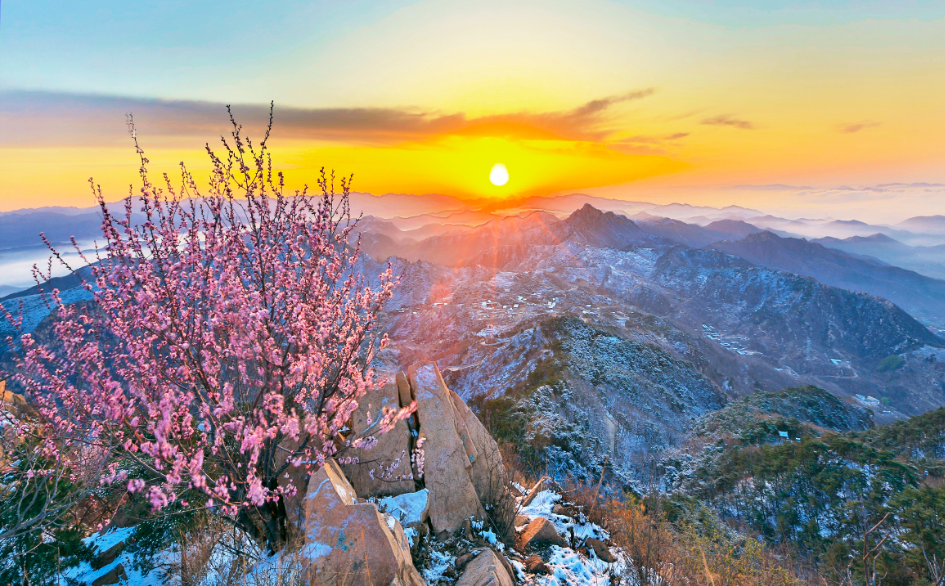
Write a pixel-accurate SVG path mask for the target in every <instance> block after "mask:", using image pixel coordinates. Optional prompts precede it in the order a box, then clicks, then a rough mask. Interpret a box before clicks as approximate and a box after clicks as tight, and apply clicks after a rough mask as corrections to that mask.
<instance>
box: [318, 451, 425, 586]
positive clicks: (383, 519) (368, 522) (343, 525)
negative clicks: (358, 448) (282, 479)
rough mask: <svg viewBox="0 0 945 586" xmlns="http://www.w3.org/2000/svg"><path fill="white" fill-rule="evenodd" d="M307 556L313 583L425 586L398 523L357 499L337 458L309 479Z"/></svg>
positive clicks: (319, 585)
mask: <svg viewBox="0 0 945 586" xmlns="http://www.w3.org/2000/svg"><path fill="white" fill-rule="evenodd" d="M304 556H305V565H306V569H305V574H306V576H307V579H308V584H309V585H310V586H316V585H317V586H334V585H341V584H364V585H365V586H424V582H423V579H422V578H421V577H420V574H419V573H418V572H417V570H416V568H414V566H413V561H412V560H411V557H410V544H409V542H408V540H407V537H406V536H405V535H404V530H403V528H402V527H401V526H400V523H399V522H398V521H397V520H396V519H394V518H393V517H391V516H389V515H382V514H381V513H380V512H378V510H377V507H376V506H374V505H373V504H371V503H359V502H358V500H357V496H356V493H355V491H354V487H352V486H351V483H349V482H348V480H347V478H345V476H344V473H343V472H342V470H341V468H340V467H339V466H338V464H337V463H336V462H335V461H334V460H328V461H326V462H325V465H324V466H323V467H322V468H321V469H319V470H318V471H317V472H315V473H314V474H313V475H312V477H311V479H310V480H309V484H308V493H307V494H306V497H305V549H304Z"/></svg>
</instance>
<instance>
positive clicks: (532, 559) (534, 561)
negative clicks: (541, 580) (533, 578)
mask: <svg viewBox="0 0 945 586" xmlns="http://www.w3.org/2000/svg"><path fill="white" fill-rule="evenodd" d="M525 570H526V571H527V572H528V573H529V574H547V573H549V572H548V566H547V565H545V562H543V561H542V559H541V558H540V557H538V556H537V555H530V556H528V558H527V559H526V560H525Z"/></svg>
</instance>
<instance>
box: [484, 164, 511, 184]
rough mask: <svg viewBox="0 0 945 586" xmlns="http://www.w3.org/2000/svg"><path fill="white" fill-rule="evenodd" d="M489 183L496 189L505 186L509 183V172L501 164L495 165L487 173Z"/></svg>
mask: <svg viewBox="0 0 945 586" xmlns="http://www.w3.org/2000/svg"><path fill="white" fill-rule="evenodd" d="M489 181H491V182H492V184H493V185H495V186H498V187H501V186H503V185H505V184H506V183H508V182H509V170H508V169H507V168H506V166H505V165H503V164H502V163H496V164H495V165H493V166H492V171H490V172H489Z"/></svg>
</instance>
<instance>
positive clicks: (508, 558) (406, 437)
mask: <svg viewBox="0 0 945 586" xmlns="http://www.w3.org/2000/svg"><path fill="white" fill-rule="evenodd" d="M414 400H415V401H416V402H417V411H416V413H415V414H414V415H413V416H411V417H410V419H408V420H405V421H401V422H399V423H398V424H397V425H396V426H395V427H394V429H393V430H391V431H389V432H387V433H385V434H381V435H379V436H377V437H378V442H377V444H376V445H375V446H374V447H373V448H371V449H370V450H363V449H359V450H347V451H345V452H343V453H339V454H338V455H337V459H332V460H329V461H327V462H326V464H325V465H324V466H323V467H322V468H320V469H319V470H317V471H316V472H315V473H314V474H312V475H311V477H310V478H309V479H308V481H307V491H306V493H305V494H304V495H302V494H299V495H298V496H297V497H296V499H295V501H294V502H290V503H289V511H288V513H289V519H290V521H291V522H292V523H293V524H294V525H295V526H296V527H297V529H298V533H299V539H300V540H301V541H302V543H303V545H302V547H301V549H300V550H299V554H300V555H299V556H298V557H299V560H300V564H301V572H300V574H301V575H300V578H301V579H302V580H303V583H305V584H309V585H319V586H329V585H355V584H357V585H361V584H364V585H371V586H420V585H431V586H432V585H435V584H456V585H461V586H487V585H492V586H512V585H514V584H579V585H583V584H606V583H610V579H609V578H610V577H611V576H615V575H616V574H618V573H620V572H621V571H622V569H623V568H624V567H625V566H626V564H627V563H629V562H628V560H626V558H625V556H624V555H623V554H622V553H621V552H620V551H619V550H616V549H615V550H614V551H611V549H610V547H608V545H607V542H608V539H609V535H608V533H607V532H606V531H605V530H604V529H602V528H601V527H599V526H597V525H595V524H593V523H591V522H589V521H588V519H587V518H586V516H585V515H584V514H583V512H582V511H581V510H580V507H576V506H570V505H568V504H567V503H564V502H563V499H562V496H561V494H559V492H557V491H555V490H554V489H553V484H552V483H550V482H549V481H548V480H547V479H542V480H540V481H539V482H538V483H537V484H536V485H535V486H533V487H531V488H530V489H529V488H525V487H522V486H520V485H518V484H516V483H513V482H511V481H510V476H509V473H508V472H507V471H506V468H505V465H504V464H503V461H502V455H501V453H500V451H499V448H498V445H497V444H496V442H495V440H494V439H493V438H492V437H491V436H490V435H489V433H488V432H487V431H486V429H485V428H484V427H483V425H482V424H481V423H480V422H479V420H478V419H477V418H476V416H475V414H474V413H473V412H472V411H471V410H470V409H469V407H467V405H466V404H465V403H464V402H463V400H462V399H461V398H460V397H459V396H458V395H457V394H456V393H454V392H453V391H451V390H450V389H449V388H448V387H447V385H446V383H445V382H444V380H443V377H442V376H441V374H440V372H439V370H438V369H437V367H436V365H435V364H433V363H427V364H421V365H419V366H416V367H413V368H411V369H410V370H409V371H408V372H407V373H406V374H404V373H400V374H398V375H397V377H396V381H395V382H394V383H392V384H389V385H387V386H384V387H382V388H379V389H377V390H376V391H374V392H372V393H369V394H368V395H366V396H365V397H364V398H363V399H362V401H361V405H360V406H359V408H358V410H357V411H356V412H355V413H354V415H353V416H352V420H351V429H350V433H349V435H348V439H356V438H358V437H365V436H370V435H372V434H374V433H375V431H376V427H377V426H378V423H379V421H380V419H381V417H380V414H381V412H382V410H383V408H384V407H400V406H406V405H409V404H410V403H411V402H413V401H414ZM418 447H422V450H423V456H422V457H416V456H413V457H411V455H412V454H417V451H416V448H418ZM299 480H301V482H302V485H304V483H305V481H304V479H299ZM127 533H128V529H114V530H112V531H106V532H104V533H102V534H101V535H96V536H93V538H92V540H91V541H92V542H93V543H94V544H95V546H96V548H97V551H98V554H99V555H98V558H97V559H96V560H94V561H93V562H91V564H89V563H83V564H82V565H81V566H80V567H79V568H77V569H76V571H75V572H72V576H71V577H73V578H74V579H75V580H76V581H77V582H79V583H84V584H92V585H93V586H105V585H107V584H118V583H131V584H135V586H144V585H145V584H163V583H164V582H163V581H162V577H161V575H160V572H157V571H155V572H151V573H145V574H143V573H141V572H138V571H134V570H133V569H132V568H133V566H134V560H133V559H131V558H130V557H129V555H128V554H127V553H125V554H123V553H122V551H123V548H124V543H123V541H122V540H123V537H124V535H125V534H127ZM169 555H174V554H173V552H169ZM274 557H275V556H274ZM264 563H265V564H268V565H270V566H271V565H272V564H273V563H277V562H273V561H272V560H269V561H264ZM254 575H256V576H258V575H260V574H259V573H258V572H257V574H253V572H252V571H251V572H250V575H249V577H250V579H249V580H248V583H259V584H265V583H268V581H266V580H261V579H259V578H256V579H253V576H254Z"/></svg>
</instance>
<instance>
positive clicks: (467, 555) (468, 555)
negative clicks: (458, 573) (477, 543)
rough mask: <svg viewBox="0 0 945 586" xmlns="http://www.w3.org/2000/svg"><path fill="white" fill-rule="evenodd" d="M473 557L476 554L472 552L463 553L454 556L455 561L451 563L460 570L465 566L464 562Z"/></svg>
mask: <svg viewBox="0 0 945 586" xmlns="http://www.w3.org/2000/svg"><path fill="white" fill-rule="evenodd" d="M474 557H476V554H475V553H473V552H469V553H464V554H463V555H461V556H459V557H458V558H456V561H455V562H454V563H453V565H454V566H455V567H456V569H457V570H462V569H463V568H465V567H466V564H468V563H469V562H471V561H472V559H473V558H474Z"/></svg>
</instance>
